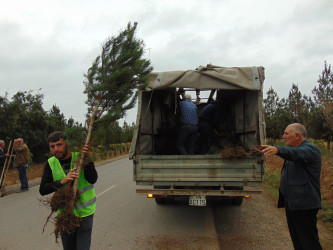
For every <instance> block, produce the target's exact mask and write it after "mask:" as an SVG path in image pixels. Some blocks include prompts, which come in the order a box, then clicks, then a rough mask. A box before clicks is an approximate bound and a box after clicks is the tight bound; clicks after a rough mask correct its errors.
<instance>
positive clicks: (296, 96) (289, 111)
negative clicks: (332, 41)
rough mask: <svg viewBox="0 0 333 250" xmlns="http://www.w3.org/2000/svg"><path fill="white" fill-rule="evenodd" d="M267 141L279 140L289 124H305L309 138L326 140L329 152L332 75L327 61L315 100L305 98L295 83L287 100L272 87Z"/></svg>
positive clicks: (267, 107) (332, 128)
mask: <svg viewBox="0 0 333 250" xmlns="http://www.w3.org/2000/svg"><path fill="white" fill-rule="evenodd" d="M264 108H265V109H264V114H265V121H266V137H267V138H272V139H280V138H281V137H282V135H283V131H284V129H285V127H286V126H287V125H288V124H290V123H295V122H298V123H302V124H303V125H304V126H305V127H306V128H307V132H308V137H310V138H313V139H319V140H325V141H326V142H327V148H328V149H329V148H330V142H331V141H332V140H333V73H332V71H331V65H328V64H327V63H326V61H325V64H324V69H323V71H322V73H321V75H319V79H318V80H317V83H316V85H315V87H314V88H313V89H312V96H307V95H302V93H301V91H300V90H299V88H298V85H297V84H294V83H292V87H291V89H290V91H289V94H288V97H287V98H282V99H280V98H279V96H278V94H277V93H276V92H275V90H274V89H273V88H272V87H271V88H270V89H269V90H268V91H267V92H266V98H265V99H264Z"/></svg>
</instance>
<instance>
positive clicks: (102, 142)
mask: <svg viewBox="0 0 333 250" xmlns="http://www.w3.org/2000/svg"><path fill="white" fill-rule="evenodd" d="M43 98H44V95H43V94H40V93H34V91H32V90H30V91H18V92H17V93H16V94H15V95H13V96H12V98H11V99H10V98H9V97H8V94H7V93H6V94H5V95H4V96H0V120H1V123H0V139H1V140H4V141H5V142H6V144H7V145H6V146H8V144H9V141H10V140H14V139H15V138H23V139H24V142H25V143H26V144H27V145H28V147H29V149H30V153H31V156H32V161H33V162H34V163H40V162H43V161H45V160H46V159H47V158H48V157H49V148H48V144H47V141H46V140H47V136H48V135H49V134H50V133H52V132H54V131H58V130H61V131H64V133H65V135H66V137H67V138H68V142H69V144H70V146H71V147H73V148H76V147H80V146H82V145H81V144H82V143H83V141H84V136H85V128H84V126H83V125H82V123H79V122H77V121H74V119H73V118H72V117H70V118H68V119H66V118H65V116H64V114H63V113H62V112H61V111H60V109H59V107H57V106H56V105H53V106H52V108H51V109H50V110H48V111H46V110H44V108H43ZM134 126H135V124H134V123H132V124H127V123H126V122H124V124H123V125H122V126H121V125H120V124H119V122H118V121H113V122H110V123H104V124H102V125H101V126H99V127H98V129H97V131H96V133H95V136H94V144H98V145H99V146H102V147H104V148H105V149H111V145H112V144H118V143H122V142H130V141H131V139H132V134H133V130H134Z"/></svg>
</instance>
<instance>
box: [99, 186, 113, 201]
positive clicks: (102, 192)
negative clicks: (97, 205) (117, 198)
mask: <svg viewBox="0 0 333 250" xmlns="http://www.w3.org/2000/svg"><path fill="white" fill-rule="evenodd" d="M116 186H117V185H112V186H111V187H109V188H108V189H105V190H104V191H103V192H101V193H99V194H98V195H96V198H98V197H100V196H101V195H102V194H104V193H106V192H107V191H109V190H110V189H112V188H114V187H116Z"/></svg>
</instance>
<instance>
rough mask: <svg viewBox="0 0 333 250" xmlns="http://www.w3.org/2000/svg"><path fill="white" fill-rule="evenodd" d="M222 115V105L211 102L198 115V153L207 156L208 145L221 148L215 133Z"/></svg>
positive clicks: (217, 102)
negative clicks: (199, 147)
mask: <svg viewBox="0 0 333 250" xmlns="http://www.w3.org/2000/svg"><path fill="white" fill-rule="evenodd" d="M221 115H222V104H221V103H220V102H219V101H212V102H210V103H209V104H207V105H206V106H205V107H204V108H203V109H202V110H201V112H200V113H199V125H198V128H199V134H200V146H201V149H200V153H201V154H207V153H208V150H209V146H210V145H209V143H210V144H214V145H216V146H217V147H219V148H221V145H220V141H219V137H218V136H217V134H216V133H215V130H216V131H219V122H220V119H221Z"/></svg>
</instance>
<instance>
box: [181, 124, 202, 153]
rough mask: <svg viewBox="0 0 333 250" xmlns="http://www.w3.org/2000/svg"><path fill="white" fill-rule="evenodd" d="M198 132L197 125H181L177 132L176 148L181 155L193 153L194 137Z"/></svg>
mask: <svg viewBox="0 0 333 250" xmlns="http://www.w3.org/2000/svg"><path fill="white" fill-rule="evenodd" d="M197 134H198V127H197V126H191V125H186V126H182V127H181V128H180V130H179V132H178V139H177V148H178V151H179V153H181V154H182V155H193V154H194V150H195V139H196V137H197Z"/></svg>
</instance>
